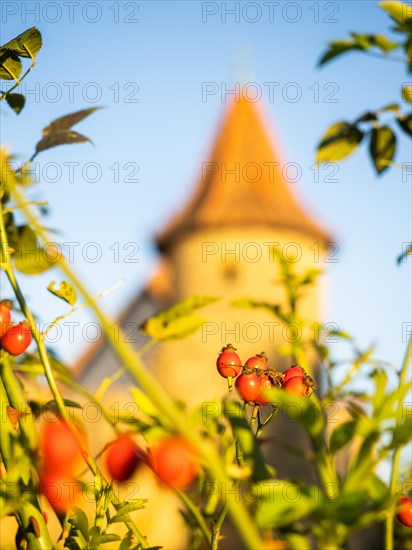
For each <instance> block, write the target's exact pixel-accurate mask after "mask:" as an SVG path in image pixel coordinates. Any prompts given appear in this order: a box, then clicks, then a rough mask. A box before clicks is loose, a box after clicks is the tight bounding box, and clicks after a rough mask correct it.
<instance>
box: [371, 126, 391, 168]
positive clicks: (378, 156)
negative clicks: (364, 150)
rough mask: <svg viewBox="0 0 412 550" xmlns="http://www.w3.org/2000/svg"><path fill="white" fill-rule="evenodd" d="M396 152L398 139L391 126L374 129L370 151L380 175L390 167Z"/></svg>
mask: <svg viewBox="0 0 412 550" xmlns="http://www.w3.org/2000/svg"><path fill="white" fill-rule="evenodd" d="M395 150H396V137H395V134H394V133H393V131H392V130H391V129H390V128H389V126H382V127H381V128H373V129H372V132H371V141H370V146H369V151H370V155H371V157H372V161H373V164H374V166H375V169H376V171H377V173H378V174H382V172H384V171H385V170H386V169H387V168H388V167H389V166H390V164H391V162H392V160H393V157H394V155H395Z"/></svg>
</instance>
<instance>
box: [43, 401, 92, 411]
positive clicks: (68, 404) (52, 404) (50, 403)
mask: <svg viewBox="0 0 412 550" xmlns="http://www.w3.org/2000/svg"><path fill="white" fill-rule="evenodd" d="M63 402H64V404H65V405H66V407H73V408H74V409H82V408H83V407H82V405H80V403H78V402H77V401H72V400H71V399H63ZM44 407H49V408H50V407H56V410H58V405H57V402H56V401H55V400H54V399H51V400H50V401H47V403H45V404H44Z"/></svg>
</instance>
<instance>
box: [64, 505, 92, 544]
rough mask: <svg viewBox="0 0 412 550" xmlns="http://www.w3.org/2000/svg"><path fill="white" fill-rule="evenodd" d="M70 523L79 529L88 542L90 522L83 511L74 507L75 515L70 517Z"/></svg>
mask: <svg viewBox="0 0 412 550" xmlns="http://www.w3.org/2000/svg"><path fill="white" fill-rule="evenodd" d="M69 523H70V524H71V525H73V527H75V528H77V529H78V530H79V531H80V532H81V534H82V535H83V537H84V538H85V540H87V538H88V533H89V521H88V519H87V516H86V514H85V513H84V512H83V510H81V509H80V508H77V507H76V506H74V507H73V513H72V514H71V515H70V517H69Z"/></svg>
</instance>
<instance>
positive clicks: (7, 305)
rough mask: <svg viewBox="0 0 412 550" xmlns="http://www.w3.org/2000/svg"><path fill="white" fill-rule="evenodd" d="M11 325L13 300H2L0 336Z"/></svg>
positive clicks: (0, 307)
mask: <svg viewBox="0 0 412 550" xmlns="http://www.w3.org/2000/svg"><path fill="white" fill-rule="evenodd" d="M10 327H11V302H10V300H2V301H1V302H0V338H1V337H2V336H3V334H4V333H5V332H6V330H8V329H9V328H10Z"/></svg>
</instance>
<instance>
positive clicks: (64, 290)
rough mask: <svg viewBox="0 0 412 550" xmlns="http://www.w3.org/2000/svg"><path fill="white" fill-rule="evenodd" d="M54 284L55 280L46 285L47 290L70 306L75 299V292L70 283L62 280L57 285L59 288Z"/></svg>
mask: <svg viewBox="0 0 412 550" xmlns="http://www.w3.org/2000/svg"><path fill="white" fill-rule="evenodd" d="M55 284H56V282H55V281H52V282H51V283H50V284H49V286H48V287H47V290H48V291H49V292H51V293H52V294H54V295H55V296H57V297H58V298H61V299H62V300H64V301H65V302H67V303H68V304H70V305H71V306H74V304H75V303H76V301H77V294H76V290H75V289H74V288H73V287H72V285H71V284H70V283H67V282H66V281H62V282H61V283H60V285H59V288H55Z"/></svg>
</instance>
